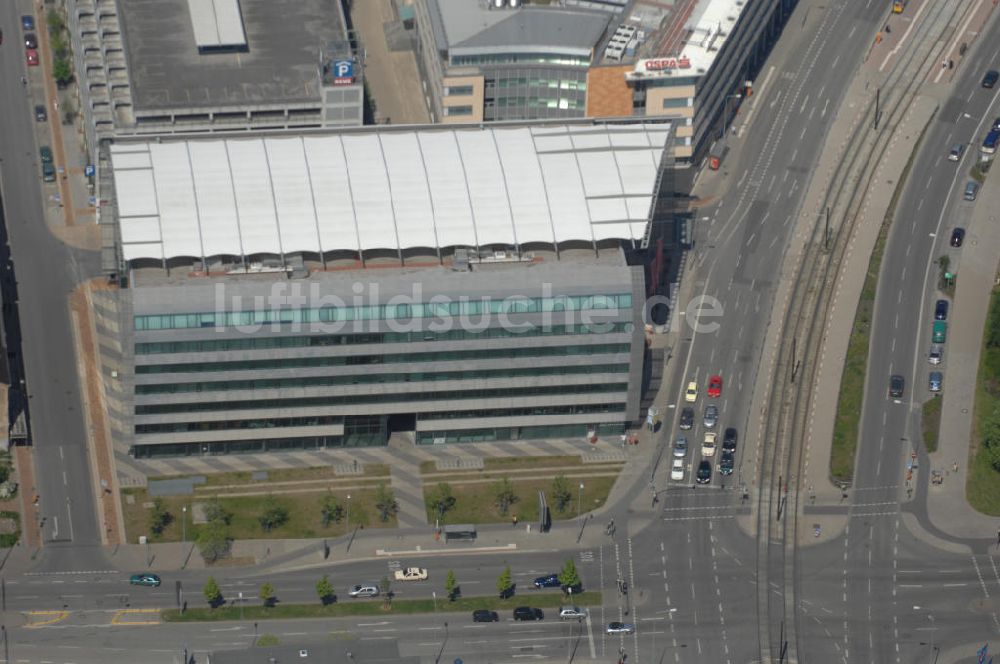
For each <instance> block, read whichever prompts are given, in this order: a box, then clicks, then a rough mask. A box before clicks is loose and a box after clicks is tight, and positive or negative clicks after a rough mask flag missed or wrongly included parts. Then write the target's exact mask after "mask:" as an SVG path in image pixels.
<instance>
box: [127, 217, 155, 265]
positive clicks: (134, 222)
mask: <svg viewBox="0 0 1000 664" xmlns="http://www.w3.org/2000/svg"><path fill="white" fill-rule="evenodd" d="M121 223H122V238H123V241H124V238H125V236H126V230H127V231H128V232H127V235H128V240H127V242H128V243H129V244H142V245H148V246H150V247H152V246H155V247H156V249H155V254H154V255H153V257H155V258H160V256H161V255H162V253H163V252H162V251H160V248H159V246H160V218H159V217H128V218H126V219H122V220H121Z"/></svg>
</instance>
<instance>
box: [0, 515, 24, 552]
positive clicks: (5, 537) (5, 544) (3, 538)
mask: <svg viewBox="0 0 1000 664" xmlns="http://www.w3.org/2000/svg"><path fill="white" fill-rule="evenodd" d="M0 519H10V520H11V521H13V522H14V523H15V524H16V527H15V529H14V532H12V533H2V534H0V547H2V548H4V549H7V548H10V547H12V546H14V545H15V544H17V543H18V541H19V540H20V539H21V515H20V514H18V513H17V512H8V511H6V510H4V511H0Z"/></svg>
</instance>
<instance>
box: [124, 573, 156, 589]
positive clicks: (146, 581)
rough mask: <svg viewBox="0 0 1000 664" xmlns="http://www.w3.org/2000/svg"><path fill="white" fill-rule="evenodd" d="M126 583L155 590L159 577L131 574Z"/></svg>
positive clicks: (147, 574) (146, 574)
mask: <svg viewBox="0 0 1000 664" xmlns="http://www.w3.org/2000/svg"><path fill="white" fill-rule="evenodd" d="M128 582H129V583H130V584H131V585H133V586H146V587H148V588H157V587H159V585H160V577H158V576H157V575H155V574H149V573H148V572H147V573H144V574H133V575H132V576H131V577H129V580H128Z"/></svg>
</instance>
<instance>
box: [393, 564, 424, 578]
mask: <svg viewBox="0 0 1000 664" xmlns="http://www.w3.org/2000/svg"><path fill="white" fill-rule="evenodd" d="M393 577H395V579H396V580H397V581H426V580H427V570H426V569H423V568H422V567H407V568H406V569H397V570H396V572H395V574H393Z"/></svg>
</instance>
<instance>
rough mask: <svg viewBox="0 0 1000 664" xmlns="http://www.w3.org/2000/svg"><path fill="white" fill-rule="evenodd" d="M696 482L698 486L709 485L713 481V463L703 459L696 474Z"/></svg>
mask: <svg viewBox="0 0 1000 664" xmlns="http://www.w3.org/2000/svg"><path fill="white" fill-rule="evenodd" d="M694 481H695V482H697V483H698V484H708V483H709V482H711V481H712V463H711V462H710V461H707V460H705V459H702V461H701V463H699V464H698V472H697V473H696V474H695V477H694Z"/></svg>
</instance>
